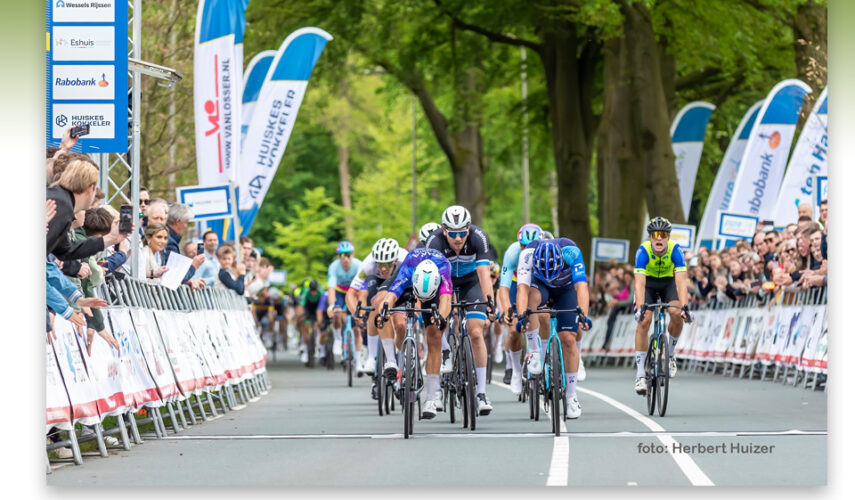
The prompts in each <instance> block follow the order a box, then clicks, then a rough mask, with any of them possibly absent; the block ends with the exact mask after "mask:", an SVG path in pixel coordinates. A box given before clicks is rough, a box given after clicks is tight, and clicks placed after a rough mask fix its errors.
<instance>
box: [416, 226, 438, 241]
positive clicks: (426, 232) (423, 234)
mask: <svg viewBox="0 0 855 500" xmlns="http://www.w3.org/2000/svg"><path fill="white" fill-rule="evenodd" d="M441 227H442V226H440V225H439V224H437V223H436V222H428V223H427V224H425V225H424V226H422V228H421V229H419V241H420V242H421V243H424V242H425V241H427V239H428V236H430V233H432V232H434V231H436V230H437V229H439V228H441Z"/></svg>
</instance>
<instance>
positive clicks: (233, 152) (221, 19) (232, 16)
mask: <svg viewBox="0 0 855 500" xmlns="http://www.w3.org/2000/svg"><path fill="white" fill-rule="evenodd" d="M235 2H236V0H200V1H199V9H198V11H197V13H196V51H195V53H194V56H193V110H194V118H195V121H196V171H197V175H198V177H199V184H200V185H202V186H210V185H215V184H225V183H227V182H229V181H230V180H232V181H233V180H236V179H237V167H238V161H239V160H240V140H239V139H240V135H239V133H238V131H239V129H238V127H239V125H240V122H238V121H236V120H237V119H238V116H237V109H238V106H239V105H240V97H239V96H240V89H239V87H237V85H239V84H240V79H239V76H238V75H240V73H241V71H242V69H241V65H242V63H241V62H240V61H238V60H237V59H236V51H235V32H236V29H237V27H238V25H239V23H238V9H237V7H236V4H235Z"/></svg>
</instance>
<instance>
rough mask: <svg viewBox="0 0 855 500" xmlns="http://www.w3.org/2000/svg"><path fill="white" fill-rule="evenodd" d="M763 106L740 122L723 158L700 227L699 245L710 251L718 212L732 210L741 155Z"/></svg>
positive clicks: (750, 112) (756, 105)
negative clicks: (731, 203) (731, 200)
mask: <svg viewBox="0 0 855 500" xmlns="http://www.w3.org/2000/svg"><path fill="white" fill-rule="evenodd" d="M761 106H763V101H757V102H756V103H754V105H753V106H751V107H750V108H749V109H748V112H746V113H745V116H743V117H742V120H740V122H739V126H738V127H736V133H734V134H733V138H731V139H730V144H728V145H727V149H726V150H725V152H724V158H722V160H721V166H720V167H719V168H718V173H717V174H716V176H715V181H713V185H712V189H711V190H710V195H709V197H708V198H707V204H706V206H705V208H704V215H703V217H701V226H700V228H699V229H698V241H700V244H701V245H704V246H706V247H708V248H712V243H713V240H714V239H715V225H716V213H717V212H718V211H719V210H727V208H728V207H729V206H730V199H731V197H732V196H733V185H734V183H735V182H736V174H737V173H738V172H739V162H740V161H741V160H742V154H743V153H744V152H745V146H746V145H747V144H748V137H749V136H750V135H751V130H752V129H753V128H754V122H755V120H756V119H757V113H758V112H759V111H760V107H761Z"/></svg>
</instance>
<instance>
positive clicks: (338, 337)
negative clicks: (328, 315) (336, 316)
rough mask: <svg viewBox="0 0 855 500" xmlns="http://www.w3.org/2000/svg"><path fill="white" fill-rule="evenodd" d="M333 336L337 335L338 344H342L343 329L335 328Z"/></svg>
mask: <svg viewBox="0 0 855 500" xmlns="http://www.w3.org/2000/svg"><path fill="white" fill-rule="evenodd" d="M332 332H333V335H335V340H336V341H337V342H341V328H333V329H332Z"/></svg>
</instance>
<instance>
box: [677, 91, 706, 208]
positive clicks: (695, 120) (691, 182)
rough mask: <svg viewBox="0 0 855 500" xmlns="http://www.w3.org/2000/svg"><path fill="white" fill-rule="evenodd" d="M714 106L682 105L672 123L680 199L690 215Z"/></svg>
mask: <svg viewBox="0 0 855 500" xmlns="http://www.w3.org/2000/svg"><path fill="white" fill-rule="evenodd" d="M714 109H715V106H714V105H712V104H710V103H708V102H690V103H689V104H686V105H685V106H683V109H681V110H680V112H679V113H677V116H676V117H675V118H674V123H672V124H671V147H672V148H673V149H674V157H675V161H674V166H675V167H676V169H677V180H678V182H679V183H680V202H681V203H682V205H683V214H685V216H686V217H687V218H688V217H689V208H690V207H691V204H692V191H693V190H694V189H695V178H696V177H697V175H698V165H699V164H700V163H701V152H702V151H703V149H704V134H706V131H707V124H708V123H709V122H710V115H712V112H713V110H714Z"/></svg>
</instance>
